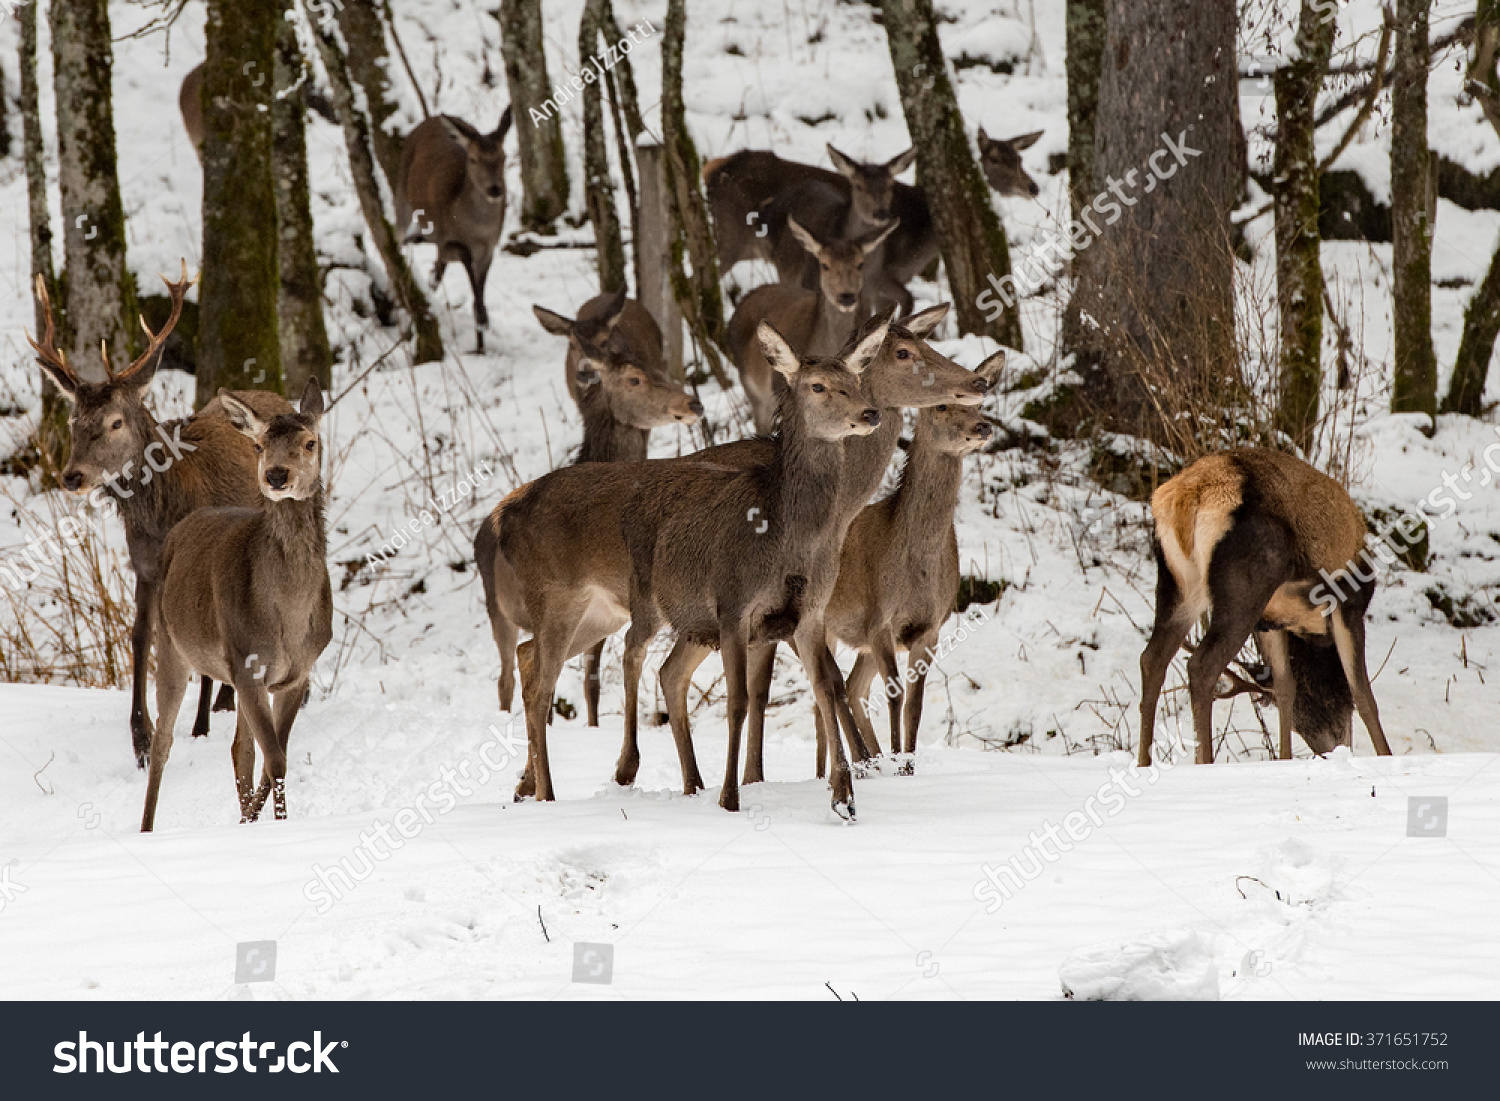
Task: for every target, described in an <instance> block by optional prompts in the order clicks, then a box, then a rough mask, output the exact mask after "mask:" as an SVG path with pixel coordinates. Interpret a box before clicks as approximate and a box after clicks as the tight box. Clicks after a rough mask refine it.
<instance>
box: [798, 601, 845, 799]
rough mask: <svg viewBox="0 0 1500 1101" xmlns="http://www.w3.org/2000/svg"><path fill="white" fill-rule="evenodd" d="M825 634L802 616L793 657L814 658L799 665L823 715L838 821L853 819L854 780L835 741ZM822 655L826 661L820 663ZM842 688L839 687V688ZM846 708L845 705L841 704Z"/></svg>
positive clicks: (819, 622)
mask: <svg viewBox="0 0 1500 1101" xmlns="http://www.w3.org/2000/svg"><path fill="white" fill-rule="evenodd" d="M826 638H827V636H826V634H825V633H824V630H823V621H822V619H821V617H812V616H805V617H803V620H802V623H801V624H800V625H799V626H798V629H797V634H796V646H795V649H796V650H797V656H798V657H799V658H800V657H801V656H802V655H803V654H812V655H815V656H814V658H813V660H811V661H806V660H804V661H803V662H802V668H803V669H804V670H805V671H806V673H807V679H808V680H809V681H811V682H812V688H813V700H814V701H815V702H816V703H817V707H818V711H819V712H820V713H821V714H822V716H823V726H824V728H825V729H827V731H828V736H827V738H825V739H824V741H825V742H826V743H827V746H828V754H829V761H830V763H829V768H828V779H829V785H830V787H831V788H832V789H833V812H834V813H835V814H837V815H838V816H839V817H840V818H844V819H847V820H849V821H851V822H852V821H853V820H854V777H853V775H852V773H851V772H850V769H849V759H848V758H847V757H845V756H844V744H843V742H841V741H839V736H838V725H837V723H838V719H837V718H836V717H835V716H834V707H833V695H834V687H833V684H832V683H831V681H830V679H829V676H828V666H829V664H830V663H831V660H832V656H833V655H831V654H829V653H828V646H827V643H826ZM824 656H826V657H827V658H828V659H829V661H824V660H823V657H824ZM835 668H836V667H835ZM840 687H842V685H841V686H840ZM845 706H846V707H847V706H848V705H847V703H846V704H845Z"/></svg>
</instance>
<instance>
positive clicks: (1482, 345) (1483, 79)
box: [1443, 0, 1500, 417]
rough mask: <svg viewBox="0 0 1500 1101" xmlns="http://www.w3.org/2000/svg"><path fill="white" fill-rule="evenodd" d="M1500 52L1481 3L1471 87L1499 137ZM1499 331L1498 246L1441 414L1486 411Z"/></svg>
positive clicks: (1483, 0)
mask: <svg viewBox="0 0 1500 1101" xmlns="http://www.w3.org/2000/svg"><path fill="white" fill-rule="evenodd" d="M1497 54H1500V0H1479V6H1478V8H1477V10H1476V11H1475V13H1474V55H1473V57H1472V59H1471V61H1470V64H1469V87H1470V88H1474V87H1475V86H1476V85H1478V86H1479V87H1480V89H1487V90H1488V95H1487V96H1486V94H1485V91H1483V90H1480V91H1476V94H1475V97H1476V98H1477V99H1478V100H1479V102H1480V105H1481V106H1482V107H1483V108H1484V113H1485V117H1486V118H1488V119H1489V121H1490V126H1491V128H1492V129H1493V130H1494V131H1495V132H1496V134H1500V72H1497V70H1496V61H1497ZM1497 331H1500V244H1497V246H1496V249H1495V254H1494V256H1493V257H1492V258H1491V259H1490V270H1489V272H1488V273H1487V274H1486V275H1485V277H1484V282H1483V283H1482V284H1480V285H1479V287H1478V288H1477V289H1476V290H1475V291H1474V297H1472V298H1470V299H1469V306H1468V308H1467V309H1466V310H1465V311H1464V332H1463V336H1462V338H1460V340H1459V344H1458V358H1457V359H1456V360H1454V362H1453V377H1452V378H1451V379H1450V380H1449V381H1448V395H1447V397H1445V398H1444V399H1443V412H1445V413H1466V414H1468V415H1469V416H1471V417H1477V416H1479V415H1480V414H1482V413H1483V412H1484V388H1485V384H1486V382H1487V381H1488V378H1489V372H1490V359H1491V357H1493V356H1494V354H1495V336H1496V333H1497Z"/></svg>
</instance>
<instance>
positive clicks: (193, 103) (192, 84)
mask: <svg viewBox="0 0 1500 1101" xmlns="http://www.w3.org/2000/svg"><path fill="white" fill-rule="evenodd" d="M177 107H178V109H179V110H181V111H182V125H183V128H184V129H185V130H187V136H188V142H189V143H191V145H192V147H193V152H194V153H196V154H197V155H198V159H199V160H200V161H202V160H203V62H201V61H200V62H199V63H198V64H197V65H194V66H193V68H192V69H191V71H189V72H188V75H187V76H185V77H183V78H182V89H181V90H180V91H179V92H178V93H177Z"/></svg>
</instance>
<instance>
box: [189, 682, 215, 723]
mask: <svg viewBox="0 0 1500 1101" xmlns="http://www.w3.org/2000/svg"><path fill="white" fill-rule="evenodd" d="M213 695H214V682H213V681H211V680H209V679H208V678H207V677H203V678H202V679H201V681H200V682H199V685H198V713H197V714H196V715H194V716H193V737H195V738H206V737H208V708H209V704H211V703H213Z"/></svg>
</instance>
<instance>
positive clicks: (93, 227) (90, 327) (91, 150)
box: [50, 0, 138, 380]
mask: <svg viewBox="0 0 1500 1101" xmlns="http://www.w3.org/2000/svg"><path fill="white" fill-rule="evenodd" d="M50 18H51V27H52V66H53V68H52V87H53V91H54V92H55V93H56V100H57V181H58V189H59V190H60V191H61V193H62V217H63V263H64V267H65V269H66V279H65V293H64V295H63V301H62V303H61V305H62V309H63V311H64V312H65V313H66V314H67V316H68V333H69V337H70V340H69V344H70V348H69V352H70V360H71V362H72V364H73V367H74V370H76V371H77V372H78V373H79V374H80V375H81V376H83V377H84V378H86V379H93V380H100V379H103V377H104V365H103V363H102V362H101V360H100V359H99V345H100V342H101V341H102V342H103V343H104V344H105V345H106V346H107V347H108V348H109V353H110V356H111V362H112V363H113V365H114V367H115V368H116V369H118V368H120V367H122V366H124V365H125V364H126V363H128V362H129V361H130V354H131V349H132V348H133V347H134V346H135V333H136V332H137V331H138V330H137V329H136V327H135V323H134V317H133V315H134V313H135V284H134V281H133V280H132V279H131V278H130V272H129V269H128V268H127V267H126V264H125V210H124V207H123V206H121V204H120V179H119V172H118V168H117V163H116V158H115V122H114V109H113V99H112V96H111V85H110V81H111V74H112V72H113V66H112V64H111V58H112V53H111V49H112V47H111V42H110V31H109V10H108V4H107V0H54V2H53V4H52V7H51V10H50ZM127 317H129V318H130V323H129V324H127V323H126V318H127Z"/></svg>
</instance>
